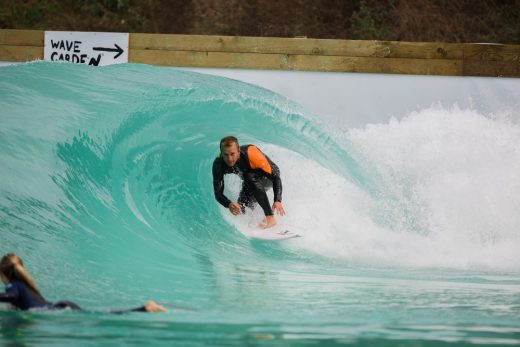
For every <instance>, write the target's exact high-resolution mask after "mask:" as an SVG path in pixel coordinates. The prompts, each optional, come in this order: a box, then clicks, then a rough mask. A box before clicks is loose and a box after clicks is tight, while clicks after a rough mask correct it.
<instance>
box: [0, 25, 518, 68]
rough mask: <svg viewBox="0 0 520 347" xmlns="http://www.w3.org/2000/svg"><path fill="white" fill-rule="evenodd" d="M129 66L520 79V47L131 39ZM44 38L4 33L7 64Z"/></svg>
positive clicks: (36, 54)
mask: <svg viewBox="0 0 520 347" xmlns="http://www.w3.org/2000/svg"><path fill="white" fill-rule="evenodd" d="M129 37H130V38H129V53H128V61H129V62H131V63H143V64H152V65H164V66H189V67H213V68H242V69H267V70H297V71H327V72H367V73H397V74H418V75H441V76H490V77H497V76H502V77H520V45H500V44H475V43H464V44H459V43H436V42H396V41H361V40H324V39H307V38H272V37H240V36H207V35H169V34H138V33H135V34H134V33H130V35H129ZM43 49H44V31H41V30H11V29H1V30H0V61H29V60H35V59H43Z"/></svg>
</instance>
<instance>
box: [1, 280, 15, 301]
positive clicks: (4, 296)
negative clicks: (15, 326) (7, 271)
mask: <svg viewBox="0 0 520 347" xmlns="http://www.w3.org/2000/svg"><path fill="white" fill-rule="evenodd" d="M6 289H7V291H6V292H5V293H0V302H8V303H10V304H12V303H13V302H15V301H16V300H17V299H18V296H19V295H20V293H19V291H18V287H16V286H13V285H12V284H8V285H7V287H6Z"/></svg>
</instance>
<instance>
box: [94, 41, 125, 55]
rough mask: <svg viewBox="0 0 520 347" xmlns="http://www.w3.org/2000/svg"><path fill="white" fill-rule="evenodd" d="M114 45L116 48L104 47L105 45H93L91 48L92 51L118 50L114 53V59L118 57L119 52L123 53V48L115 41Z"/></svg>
mask: <svg viewBox="0 0 520 347" xmlns="http://www.w3.org/2000/svg"><path fill="white" fill-rule="evenodd" d="M114 46H116V48H105V47H93V48H92V49H93V50H94V51H104V52H118V53H117V54H116V56H115V57H114V59H117V57H119V56H120V55H121V54H123V52H124V51H123V49H122V48H121V47H119V46H118V45H117V43H114Z"/></svg>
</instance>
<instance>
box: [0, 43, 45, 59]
mask: <svg viewBox="0 0 520 347" xmlns="http://www.w3.org/2000/svg"><path fill="white" fill-rule="evenodd" d="M37 59H43V46H40V47H37V46H7V45H0V61H30V60H37Z"/></svg>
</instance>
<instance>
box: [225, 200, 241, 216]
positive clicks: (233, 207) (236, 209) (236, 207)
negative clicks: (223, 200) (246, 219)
mask: <svg viewBox="0 0 520 347" xmlns="http://www.w3.org/2000/svg"><path fill="white" fill-rule="evenodd" d="M228 208H229V212H231V213H232V214H234V215H235V216H238V215H239V214H240V212H242V209H241V208H240V204H239V203H238V202H232V203H230V204H229V206H228Z"/></svg>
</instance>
